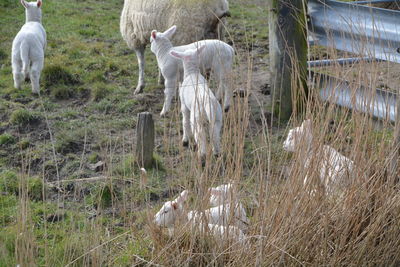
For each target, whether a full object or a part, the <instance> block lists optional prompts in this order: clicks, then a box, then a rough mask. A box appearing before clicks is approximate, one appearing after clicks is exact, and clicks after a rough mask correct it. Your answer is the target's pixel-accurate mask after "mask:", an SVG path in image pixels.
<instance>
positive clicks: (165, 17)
mask: <svg viewBox="0 0 400 267" xmlns="http://www.w3.org/2000/svg"><path fill="white" fill-rule="evenodd" d="M228 14H229V5H228V2H227V0H196V1H186V0H125V1H124V7H123V9H122V13H121V20H120V30H121V34H122V37H123V39H124V40H125V41H126V42H127V44H128V46H129V47H130V48H132V49H134V50H135V52H136V55H137V57H138V63H139V79H138V84H137V87H136V90H135V93H140V92H142V90H143V88H144V86H145V81H144V67H145V62H144V50H145V47H146V45H147V44H148V43H149V37H150V33H151V31H152V30H153V29H160V30H164V29H167V28H168V27H171V26H172V25H177V26H178V27H179V29H181V30H180V32H179V33H178V34H176V35H175V36H174V39H173V40H172V41H173V42H174V44H176V45H182V44H188V43H191V42H194V41H197V40H202V39H206V38H218V35H219V31H220V30H221V28H222V26H221V23H220V22H221V20H222V22H223V21H224V16H226V15H228ZM189 22H190V23H189Z"/></svg>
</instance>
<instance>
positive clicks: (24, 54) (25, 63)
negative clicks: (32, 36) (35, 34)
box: [20, 41, 30, 75]
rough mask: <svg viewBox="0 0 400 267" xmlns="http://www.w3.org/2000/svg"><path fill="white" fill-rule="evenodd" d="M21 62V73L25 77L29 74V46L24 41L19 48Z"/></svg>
mask: <svg viewBox="0 0 400 267" xmlns="http://www.w3.org/2000/svg"><path fill="white" fill-rule="evenodd" d="M20 52H21V61H22V72H23V73H24V74H25V75H27V74H28V72H29V65H30V62H29V44H28V42H26V41H22V43H21V47H20Z"/></svg>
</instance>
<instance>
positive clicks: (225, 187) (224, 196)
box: [209, 183, 233, 207]
mask: <svg viewBox="0 0 400 267" xmlns="http://www.w3.org/2000/svg"><path fill="white" fill-rule="evenodd" d="M232 187H233V185H232V184H231V183H228V184H222V185H219V186H217V187H211V188H210V189H209V192H210V205H211V207H216V206H219V205H222V204H224V203H227V202H230V200H231V199H232V193H233V192H232Z"/></svg>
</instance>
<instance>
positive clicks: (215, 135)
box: [170, 46, 222, 160]
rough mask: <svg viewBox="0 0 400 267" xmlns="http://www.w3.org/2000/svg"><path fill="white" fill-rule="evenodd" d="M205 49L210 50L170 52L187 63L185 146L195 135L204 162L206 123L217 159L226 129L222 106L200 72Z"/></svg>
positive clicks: (183, 103)
mask: <svg viewBox="0 0 400 267" xmlns="http://www.w3.org/2000/svg"><path fill="white" fill-rule="evenodd" d="M205 49H206V46H200V47H199V48H198V49H189V50H185V51H184V52H178V51H171V52H170V54H171V55H173V56H175V57H177V58H179V59H181V60H183V67H184V79H183V82H182V85H181V87H180V88H179V97H180V100H181V112H182V117H183V118H182V124H183V139H182V142H183V143H184V144H187V143H188V142H189V137H190V135H191V134H192V133H193V135H194V139H195V141H196V143H197V145H198V151H199V154H200V157H201V158H202V160H204V158H205V156H206V152H207V148H206V142H207V137H206V128H205V123H206V122H208V126H209V132H210V140H211V142H212V144H213V152H214V154H215V155H218V154H219V153H220V139H221V137H220V134H221V127H222V110H221V105H220V104H219V102H218V100H217V99H216V98H215V96H214V94H213V92H212V91H211V90H210V88H209V87H208V85H207V80H206V79H205V78H204V77H203V76H202V75H201V73H200V70H199V55H201V53H202V52H203V51H204V50H205Z"/></svg>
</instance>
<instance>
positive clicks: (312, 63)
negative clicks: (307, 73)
mask: <svg viewBox="0 0 400 267" xmlns="http://www.w3.org/2000/svg"><path fill="white" fill-rule="evenodd" d="M376 61H379V60H377V59H375V58H369V57H350V58H338V59H320V60H309V61H307V64H308V67H309V68H316V67H324V66H331V65H335V64H337V65H340V66H345V65H351V64H356V63H360V62H364V63H365V62H376Z"/></svg>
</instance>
